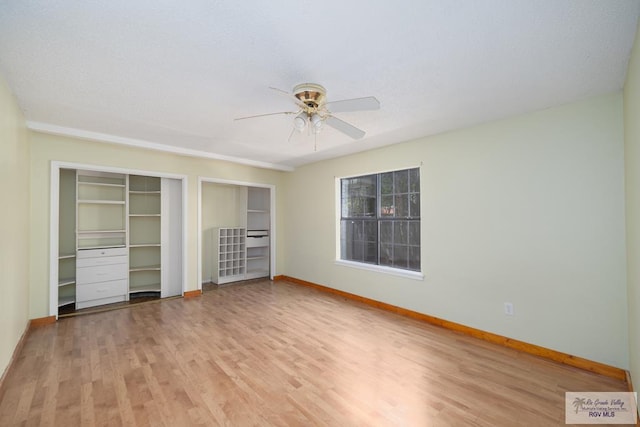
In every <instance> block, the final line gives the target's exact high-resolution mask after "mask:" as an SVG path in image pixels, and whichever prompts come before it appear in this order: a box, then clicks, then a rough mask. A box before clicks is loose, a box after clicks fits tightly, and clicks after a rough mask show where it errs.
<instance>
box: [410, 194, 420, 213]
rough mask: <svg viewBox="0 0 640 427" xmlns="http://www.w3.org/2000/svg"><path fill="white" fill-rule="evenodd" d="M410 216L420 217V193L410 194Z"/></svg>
mask: <svg viewBox="0 0 640 427" xmlns="http://www.w3.org/2000/svg"><path fill="white" fill-rule="evenodd" d="M409 216H410V217H412V218H418V217H420V193H411V194H409Z"/></svg>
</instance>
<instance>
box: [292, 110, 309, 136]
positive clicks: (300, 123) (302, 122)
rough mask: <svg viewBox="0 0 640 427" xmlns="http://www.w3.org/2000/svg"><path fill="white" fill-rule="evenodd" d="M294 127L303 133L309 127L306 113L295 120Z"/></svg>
mask: <svg viewBox="0 0 640 427" xmlns="http://www.w3.org/2000/svg"><path fill="white" fill-rule="evenodd" d="M293 127H294V128H295V129H296V130H297V131H298V132H302V131H303V130H304V128H306V127H307V116H306V115H305V114H304V113H300V114H298V115H297V116H296V118H295V119H293Z"/></svg>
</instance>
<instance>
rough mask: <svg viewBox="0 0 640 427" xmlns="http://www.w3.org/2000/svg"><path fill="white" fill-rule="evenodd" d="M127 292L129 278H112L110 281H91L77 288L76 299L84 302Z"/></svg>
mask: <svg viewBox="0 0 640 427" xmlns="http://www.w3.org/2000/svg"><path fill="white" fill-rule="evenodd" d="M126 293H127V280H126V279H123V280H112V281H109V282H98V283H91V284H89V285H83V286H78V287H77V288H76V301H77V302H84V301H91V300H95V299H102V298H109V297H115V296H120V295H126Z"/></svg>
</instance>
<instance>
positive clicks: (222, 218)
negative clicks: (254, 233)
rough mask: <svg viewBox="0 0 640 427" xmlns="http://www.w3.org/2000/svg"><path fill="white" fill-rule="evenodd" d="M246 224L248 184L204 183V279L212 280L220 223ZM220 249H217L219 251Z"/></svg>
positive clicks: (229, 225)
mask: <svg viewBox="0 0 640 427" xmlns="http://www.w3.org/2000/svg"><path fill="white" fill-rule="evenodd" d="M246 226H247V187H244V186H239V185H227V184H217V183H213V182H203V183H202V281H203V282H210V281H211V277H212V266H213V256H214V251H213V248H212V245H213V244H214V243H213V242H214V239H215V241H217V235H215V236H214V233H216V229H217V228H218V227H246ZM216 253H217V252H216Z"/></svg>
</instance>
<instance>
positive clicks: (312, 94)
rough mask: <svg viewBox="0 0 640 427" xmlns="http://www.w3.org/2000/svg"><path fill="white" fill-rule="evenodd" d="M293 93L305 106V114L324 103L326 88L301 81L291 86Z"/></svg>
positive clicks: (312, 111) (310, 112)
mask: <svg viewBox="0 0 640 427" xmlns="http://www.w3.org/2000/svg"><path fill="white" fill-rule="evenodd" d="M293 95H294V96H295V97H296V98H298V99H299V100H300V102H302V103H303V104H304V105H306V106H307V111H306V112H307V114H312V113H314V112H315V111H316V110H317V109H318V108H320V107H322V105H323V104H324V102H325V99H326V96H327V90H326V89H325V88H324V87H323V86H321V85H319V84H315V83H302V84H299V85H297V86H296V87H294V88H293Z"/></svg>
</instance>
